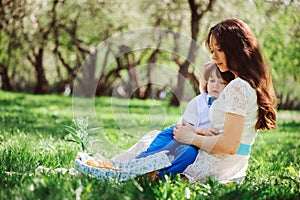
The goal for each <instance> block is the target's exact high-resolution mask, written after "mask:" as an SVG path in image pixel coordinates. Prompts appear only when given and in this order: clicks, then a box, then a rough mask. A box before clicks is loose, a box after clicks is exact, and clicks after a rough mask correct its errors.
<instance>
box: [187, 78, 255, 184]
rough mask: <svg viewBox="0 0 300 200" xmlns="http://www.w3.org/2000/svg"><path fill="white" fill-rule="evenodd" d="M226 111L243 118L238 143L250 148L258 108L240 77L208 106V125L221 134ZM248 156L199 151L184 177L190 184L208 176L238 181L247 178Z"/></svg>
mask: <svg viewBox="0 0 300 200" xmlns="http://www.w3.org/2000/svg"><path fill="white" fill-rule="evenodd" d="M226 112H228V113H234V114H237V115H242V116H244V117H245V125H244V129H243V133H242V138H241V143H242V144H246V145H252V144H253V143H254V140H255V137H256V135H257V132H256V130H255V124H256V121H257V115H258V106H257V96H256V91H255V90H254V89H253V88H252V87H251V86H250V84H249V83H248V82H246V81H244V80H242V79H241V78H236V79H234V80H233V81H231V82H230V83H229V84H228V86H227V87H226V88H225V89H224V90H223V92H222V93H221V94H220V96H219V98H218V99H217V100H216V101H214V103H213V105H212V106H211V108H210V111H209V115H210V120H211V123H212V124H213V126H214V127H216V128H218V129H219V130H221V131H222V130H223V128H224V121H225V113H226ZM249 157H250V155H238V154H235V155H227V154H212V153H207V152H205V151H203V150H201V149H200V150H199V153H198V156H197V158H196V160H195V162H194V163H193V164H191V165H190V166H188V167H187V168H186V169H185V171H184V172H183V174H184V175H185V176H186V177H188V178H189V180H190V181H191V182H194V181H202V180H205V179H207V178H208V177H211V178H213V179H217V180H219V181H220V182H229V181H232V180H239V179H241V178H243V177H245V175H246V170H247V166H248V160H249Z"/></svg>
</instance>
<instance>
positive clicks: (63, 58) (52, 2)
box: [0, 0, 300, 109]
mask: <svg viewBox="0 0 300 200" xmlns="http://www.w3.org/2000/svg"><path fill="white" fill-rule="evenodd" d="M299 10H300V1H298V0H228V1H218V0H186V1H182V0H162V1H146V0H110V1H105V0H14V1H11V0H0V75H1V77H0V87H1V89H2V90H7V91H17V92H29V93H35V94H46V93H59V94H70V93H72V89H73V83H74V81H75V79H76V77H77V73H78V70H79V69H80V66H81V65H82V63H83V62H84V60H85V59H86V57H88V56H89V55H90V54H91V53H92V52H95V51H105V53H104V55H106V56H105V57H104V58H102V60H101V63H102V65H103V69H102V71H101V76H100V77H99V79H96V80H97V81H98V83H97V88H96V95H97V96H111V95H112V93H113V90H114V88H115V87H117V84H118V83H120V82H121V83H122V92H119V93H118V95H119V96H120V97H127V98H128V97H134V98H141V99H146V98H159V95H158V94H159V93H160V92H162V91H167V92H168V93H171V94H168V95H167V99H168V100H169V101H170V104H171V105H179V104H180V102H181V101H182V100H184V99H186V98H189V97H188V95H186V94H187V93H189V94H190V91H189V90H187V89H186V85H187V84H190V85H192V88H193V92H194V94H192V95H193V96H194V95H195V94H197V93H199V91H198V81H197V80H198V77H199V71H198V70H199V68H200V67H201V66H202V65H203V64H204V63H205V62H206V61H208V60H209V59H210V57H209V54H208V53H207V52H204V51H201V50H200V49H199V48H198V47H197V45H195V43H193V42H191V43H190V44H188V48H186V52H185V57H186V58H184V57H180V56H179V55H178V54H176V52H177V50H178V48H179V45H180V44H179V43H178V41H177V35H176V34H174V32H171V33H166V35H167V34H173V35H172V38H173V41H172V44H170V45H172V47H173V49H174V52H175V53H170V52H166V51H163V50H162V49H161V48H160V45H161V43H162V42H163V41H164V40H165V38H166V37H167V36H166V35H162V36H160V37H158V39H157V44H155V46H156V48H148V49H147V48H145V49H141V50H136V51H131V49H130V47H129V46H124V45H120V46H118V48H107V49H97V46H98V44H99V43H101V42H102V41H105V40H107V39H108V38H110V37H111V36H112V35H114V34H122V33H126V32H127V31H130V30H135V29H138V28H139V29H140V28H146V27H159V28H164V29H166V30H168V29H169V30H173V31H175V32H177V33H179V34H183V35H187V36H189V37H190V38H192V39H193V40H194V41H196V42H197V44H198V45H200V46H201V45H203V41H204V40H205V36H206V34H207V32H208V30H209V28H210V27H211V26H212V25H214V24H216V23H217V22H219V21H221V20H224V19H225V18H232V17H237V18H240V19H242V20H244V21H245V22H247V23H248V24H249V26H250V27H251V28H252V30H253V31H254V33H255V35H256V36H257V38H258V39H259V42H260V45H261V48H262V50H263V53H264V55H265V57H266V60H267V62H268V64H269V65H270V66H271V67H272V73H273V81H274V84H275V88H276V93H277V96H278V99H279V107H278V108H279V109H300V99H299V97H300V84H299V83H300V73H299V72H300V23H299V22H300V12H299ZM115 45H117V44H115ZM117 51H118V52H117ZM120 52H121V53H122V52H123V53H122V54H121V56H117V55H119V54H120ZM109 55H111V56H114V57H115V62H113V63H106V61H107V58H108V56H109ZM106 65H108V67H106V68H104V66H106ZM162 66H168V67H162ZM170 69H171V70H170ZM173 71H174V72H179V73H173ZM154 78H156V79H161V80H163V81H162V82H161V84H152V82H153V79H154ZM141 80H147V84H142V83H141ZM168 88H169V89H168ZM170 88H174V89H170ZM172 93H173V94H172ZM174 94H176V95H174Z"/></svg>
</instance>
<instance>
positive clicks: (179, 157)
mask: <svg viewBox="0 0 300 200" xmlns="http://www.w3.org/2000/svg"><path fill="white" fill-rule="evenodd" d="M173 129H174V126H171V127H170V128H167V129H165V130H163V131H161V132H160V133H159V134H158V135H157V136H156V138H155V139H154V140H153V142H152V143H151V144H150V146H149V147H148V149H147V150H146V151H144V152H142V153H140V154H139V155H138V156H137V157H136V158H143V157H147V156H149V155H152V154H155V153H157V152H160V151H164V150H167V151H169V152H168V154H172V155H173V156H174V160H173V161H172V165H171V166H169V167H167V168H165V169H162V170H159V173H158V176H159V177H162V176H163V175H164V174H168V175H170V174H177V173H182V172H183V171H184V170H185V169H186V168H187V166H189V165H190V164H192V163H193V162H194V160H195V159H196V157H197V154H198V149H197V148H196V147H194V146H191V145H186V144H182V143H180V142H177V141H176V140H174V139H173Z"/></svg>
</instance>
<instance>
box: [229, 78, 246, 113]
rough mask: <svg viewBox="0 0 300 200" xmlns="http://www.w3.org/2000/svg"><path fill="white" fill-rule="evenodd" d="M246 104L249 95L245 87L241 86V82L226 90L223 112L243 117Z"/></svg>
mask: <svg viewBox="0 0 300 200" xmlns="http://www.w3.org/2000/svg"><path fill="white" fill-rule="evenodd" d="M228 86H229V85H228ZM248 103H249V94H248V93H247V89H246V87H245V85H243V84H241V82H239V83H237V84H232V85H230V86H229V87H228V88H227V91H226V97H225V112H229V113H234V114H237V115H242V116H245V115H246V110H247V107H248Z"/></svg>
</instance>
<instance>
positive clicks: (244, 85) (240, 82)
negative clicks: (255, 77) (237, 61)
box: [228, 78, 254, 90]
mask: <svg viewBox="0 0 300 200" xmlns="http://www.w3.org/2000/svg"><path fill="white" fill-rule="evenodd" d="M228 86H229V87H241V88H247V89H253V90H254V88H252V87H251V85H250V84H249V83H248V82H247V81H245V80H244V79H241V78H236V79H234V80H232V81H231V82H230V83H229V84H228Z"/></svg>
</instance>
